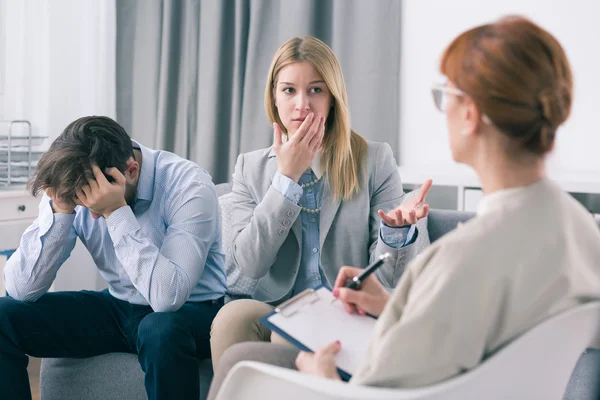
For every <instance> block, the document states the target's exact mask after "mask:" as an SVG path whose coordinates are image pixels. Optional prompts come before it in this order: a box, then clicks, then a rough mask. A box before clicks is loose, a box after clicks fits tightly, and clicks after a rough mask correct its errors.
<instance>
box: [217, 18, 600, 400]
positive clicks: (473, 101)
mask: <svg viewBox="0 0 600 400" xmlns="http://www.w3.org/2000/svg"><path fill="white" fill-rule="evenodd" d="M440 71H441V73H442V74H443V75H445V76H446V78H447V82H446V83H444V84H440V85H436V86H434V89H433V95H434V100H435V105H436V107H437V108H438V109H439V111H440V112H442V113H444V114H445V118H446V120H447V122H448V134H449V138H450V147H451V150H452V155H453V157H454V159H455V160H456V161H457V162H460V163H464V164H467V165H469V166H470V167H472V168H473V169H474V170H475V172H476V173H477V175H478V176H479V179H480V181H481V183H482V185H483V190H484V192H485V197H484V199H483V200H482V203H481V204H480V207H479V210H478V213H477V217H476V218H473V219H471V220H470V221H469V222H468V223H466V224H464V225H463V226H461V227H459V228H458V229H457V230H455V231H453V232H452V233H450V234H448V235H446V236H444V237H443V238H442V239H440V240H438V241H436V242H435V243H434V244H433V245H432V246H430V247H429V248H428V249H427V250H426V251H425V252H423V254H422V255H421V256H420V257H419V258H418V259H417V260H415V261H414V262H413V263H411V264H410V266H408V268H407V270H406V272H405V273H404V275H403V277H402V280H401V281H400V282H399V284H398V287H397V288H396V289H395V290H394V293H392V294H390V293H389V292H388V291H387V290H385V288H383V287H382V285H381V284H380V283H379V282H377V280H375V279H371V278H369V279H367V280H366V281H365V282H363V285H361V290H360V291H352V290H349V289H346V288H344V284H345V283H346V282H347V280H348V279H349V278H351V277H353V276H354V274H356V273H357V272H358V271H357V270H356V269H353V268H349V267H347V268H342V269H341V271H340V274H339V276H338V279H337V281H336V284H335V289H334V292H333V293H334V296H337V297H338V298H339V299H340V300H341V301H342V302H343V303H344V304H345V306H346V307H347V309H348V310H353V309H355V308H359V309H362V310H364V311H366V312H368V313H370V314H372V315H376V316H378V317H379V318H378V321H377V325H376V326H375V329H374V332H373V336H372V337H371V342H370V346H369V349H368V351H367V353H366V357H365V360H363V363H362V365H361V366H360V368H359V369H358V371H357V372H356V374H355V375H354V376H353V377H352V379H351V380H350V383H351V384H357V385H369V386H383V387H399V388H400V387H402V388H407V387H421V386H427V385H430V384H433V383H436V382H440V381H443V380H445V379H448V378H450V377H452V376H455V375H458V374H461V373H463V372H465V371H468V370H470V369H472V368H475V367H476V366H477V365H479V364H480V363H481V362H482V360H484V359H485V358H486V357H488V356H489V355H491V354H494V352H496V351H497V350H498V349H500V348H502V347H503V346H505V345H506V344H507V343H509V342H510V341H511V340H513V339H515V338H516V337H518V336H519V335H521V334H523V332H526V331H527V330H529V329H531V328H532V327H533V326H535V325H536V324H538V323H540V322H541V321H543V320H544V319H547V318H549V317H551V316H552V315H555V314H557V313H560V312H562V311H564V310H567V309H569V308H572V307H576V306H577V305H579V304H582V303H585V302H589V301H596V300H598V299H600V264H598V260H600V231H598V226H597V225H596V222H595V221H594V218H593V217H592V215H591V214H590V213H589V212H588V211H587V210H585V208H584V207H583V206H581V204H579V203H578V202H577V201H576V200H575V199H573V198H572V197H571V196H569V195H568V194H567V193H565V192H563V191H562V190H561V189H560V188H559V187H558V186H557V185H556V184H555V183H553V182H552V181H551V180H550V179H548V177H547V176H546V171H545V166H544V159H545V156H546V154H548V153H549V152H550V151H551V150H552V149H553V148H554V145H555V137H556V132H557V129H558V127H559V126H560V125H562V124H563V122H565V121H566V119H567V118H568V116H569V113H570V111H571V102H572V93H573V80H572V76H571V68H570V66H569V61H568V60H567V57H566V55H565V52H564V51H563V48H562V47H561V45H560V44H559V43H558V41H557V40H556V39H555V38H554V37H553V36H552V35H551V34H550V33H548V32H547V31H545V30H543V29H542V28H540V27H539V26H537V25H535V24H534V23H533V22H531V21H529V20H527V19H524V18H521V17H509V18H503V19H501V20H499V21H497V22H493V23H490V24H485V25H481V26H478V27H475V28H473V29H470V30H468V31H466V32H464V33H462V34H461V35H460V36H458V37H457V38H456V39H454V40H453V41H452V43H451V44H450V45H449V46H448V47H447V48H446V51H445V52H444V54H443V56H442V60H441V64H440ZM340 351H344V343H339V342H335V343H331V344H330V345H328V346H326V347H324V348H323V349H320V350H319V351H317V352H316V353H313V354H309V353H303V352H302V353H298V350H296V349H294V348H292V347H291V346H281V345H274V344H269V345H266V344H260V343H245V344H240V345H238V346H234V347H232V348H231V349H230V350H229V351H228V352H227V353H226V354H225V355H224V357H223V359H222V361H221V365H220V367H219V369H218V370H217V371H215V378H214V380H213V385H212V387H211V394H210V396H209V398H210V399H214V398H215V396H216V395H217V393H218V390H219V387H220V385H221V383H222V382H223V379H224V378H225V376H226V374H227V372H228V370H229V369H230V368H231V367H232V366H233V365H234V364H235V363H236V362H239V361H241V360H254V361H263V362H266V363H270V364H277V365H280V366H284V367H288V368H297V369H299V370H300V371H302V372H304V373H308V374H313V375H318V376H322V377H325V378H329V379H340V376H339V375H338V373H337V371H336V367H335V356H336V354H337V353H338V352H340ZM345 351H352V349H346V350H345ZM498 378H499V379H502V377H498ZM507 384H508V385H510V384H511V382H507Z"/></svg>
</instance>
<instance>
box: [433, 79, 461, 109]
mask: <svg viewBox="0 0 600 400" xmlns="http://www.w3.org/2000/svg"><path fill="white" fill-rule="evenodd" d="M431 94H432V95H433V102H434V103H435V106H436V108H437V109H438V110H440V111H441V112H446V105H447V104H448V99H447V95H449V94H450V95H453V96H465V95H466V93H465V92H463V91H462V90H460V89H456V88H452V87H448V86H446V85H443V84H437V85H433V87H432V88H431Z"/></svg>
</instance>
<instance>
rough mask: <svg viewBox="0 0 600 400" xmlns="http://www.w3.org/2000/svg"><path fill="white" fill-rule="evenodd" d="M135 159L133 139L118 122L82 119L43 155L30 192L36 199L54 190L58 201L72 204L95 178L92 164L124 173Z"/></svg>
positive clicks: (66, 129) (30, 183) (94, 118)
mask: <svg viewBox="0 0 600 400" xmlns="http://www.w3.org/2000/svg"><path fill="white" fill-rule="evenodd" d="M132 156H133V145H132V143H131V138H130V137H129V135H128V134H127V132H125V129H123V127H121V126H120V125H119V124H118V123H117V122H115V121H114V120H112V119H111V118H108V117H98V116H91V117H83V118H79V119H78V120H76V121H74V122H71V123H70V124H69V126H67V127H66V128H65V130H64V131H63V132H62V133H61V135H60V136H59V137H58V138H56V140H55V141H54V142H53V143H52V145H51V146H50V149H49V150H48V151H47V152H46V153H44V154H43V155H42V157H41V158H40V160H39V162H38V164H37V168H36V171H35V174H34V176H33V177H32V178H31V181H30V182H29V188H30V190H31V193H32V194H33V195H34V196H37V195H38V194H39V193H40V192H41V191H42V190H45V189H48V188H50V189H52V191H53V192H54V195H55V196H56V197H57V198H59V199H60V200H62V201H64V202H66V203H68V204H72V203H73V202H74V200H76V199H77V191H78V190H79V189H81V187H83V186H84V185H86V184H87V179H93V177H94V174H93V172H92V168H91V164H93V163H94V164H97V165H98V167H100V169H101V170H102V171H104V169H105V168H109V167H115V168H117V169H118V170H119V171H121V173H124V172H125V167H126V165H127V160H128V159H129V158H130V157H132Z"/></svg>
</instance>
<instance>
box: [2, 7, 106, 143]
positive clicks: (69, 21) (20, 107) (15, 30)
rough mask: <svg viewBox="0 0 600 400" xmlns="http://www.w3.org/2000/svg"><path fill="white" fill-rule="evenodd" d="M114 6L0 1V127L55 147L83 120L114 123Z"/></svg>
mask: <svg viewBox="0 0 600 400" xmlns="http://www.w3.org/2000/svg"><path fill="white" fill-rule="evenodd" d="M0 1H2V0H0ZM114 1H115V0H101V1H96V0H18V1H12V0H10V1H6V0H4V1H3V4H2V5H1V8H0V12H1V15H0V17H1V20H2V25H3V26H4V35H3V36H4V43H3V45H4V46H3V47H4V52H3V54H4V58H5V60H4V71H3V72H4V74H3V81H4V91H3V93H2V94H0V118H1V119H5V120H6V119H11V120H12V119H27V120H30V121H31V122H32V124H33V129H34V132H36V133H40V134H45V135H49V136H50V137H51V139H53V138H55V137H56V136H58V135H59V134H60V132H61V131H62V129H64V128H65V127H66V126H67V124H68V123H69V122H71V121H73V120H75V119H77V118H79V117H81V116H84V115H90V114H100V115H108V116H111V117H113V118H114V117H115V114H116V105H115V54H116V47H115V46H116V44H115V35H116V16H115V3H114ZM1 68H2V66H0V69H1Z"/></svg>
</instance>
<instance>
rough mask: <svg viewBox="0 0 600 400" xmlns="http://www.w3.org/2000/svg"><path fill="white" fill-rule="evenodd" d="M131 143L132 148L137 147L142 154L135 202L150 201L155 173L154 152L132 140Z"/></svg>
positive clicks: (152, 195) (152, 194)
mask: <svg viewBox="0 0 600 400" xmlns="http://www.w3.org/2000/svg"><path fill="white" fill-rule="evenodd" d="M132 142H133V145H134V147H135V146H137V147H139V148H140V151H141V153H142V168H141V170H140V177H139V179H138V183H137V190H136V192H135V195H136V200H148V201H152V198H153V197H154V175H155V172H156V171H155V169H154V151H152V150H150V149H149V148H147V147H145V146H142V145H141V144H139V143H138V142H136V141H135V140H132Z"/></svg>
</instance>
